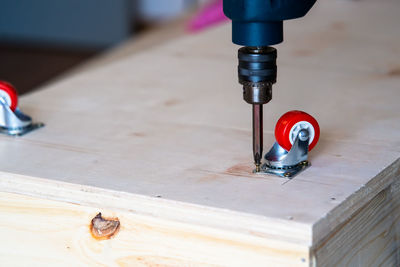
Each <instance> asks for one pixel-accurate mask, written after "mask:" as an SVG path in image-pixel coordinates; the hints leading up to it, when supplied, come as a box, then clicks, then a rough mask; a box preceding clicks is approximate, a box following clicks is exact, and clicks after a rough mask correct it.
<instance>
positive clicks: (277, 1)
mask: <svg viewBox="0 0 400 267" xmlns="http://www.w3.org/2000/svg"><path fill="white" fill-rule="evenodd" d="M315 2H316V0H224V13H225V15H226V16H227V17H229V18H230V19H231V20H232V41H233V42H234V43H235V44H238V45H243V46H268V45H274V44H278V43H281V42H282V41H283V21H284V20H289V19H295V18H300V17H303V16H304V15H305V14H307V12H308V11H309V10H310V9H311V7H312V6H313V5H314V3H315Z"/></svg>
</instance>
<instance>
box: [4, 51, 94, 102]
mask: <svg viewBox="0 0 400 267" xmlns="http://www.w3.org/2000/svg"><path fill="white" fill-rule="evenodd" d="M97 53H98V52H97V51H74V50H67V49H55V48H44V47H29V46H13V45H9V44H7V45H2V44H0V80H5V81H8V82H10V83H12V84H13V85H14V86H15V87H16V88H17V91H18V93H19V94H20V95H21V94H24V93H27V92H29V91H31V90H33V89H35V88H37V87H38V86H40V85H42V84H43V83H45V82H46V81H49V80H50V79H52V78H54V77H56V76H57V75H60V74H61V73H63V72H65V71H67V70H69V69H71V68H73V67H75V66H77V65H78V64H80V63H83V62H84V61H86V60H88V59H89V58H91V57H93V56H94V55H96V54H97Z"/></svg>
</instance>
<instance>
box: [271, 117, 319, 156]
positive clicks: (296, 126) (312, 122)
mask: <svg viewBox="0 0 400 267" xmlns="http://www.w3.org/2000/svg"><path fill="white" fill-rule="evenodd" d="M302 129H307V130H308V131H309V134H310V141H309V147H308V150H309V151H311V150H312V149H313V148H314V147H315V145H316V144H317V142H318V139H319V134H320V130H319V125H318V122H317V120H316V119H314V118H313V117H312V116H311V115H309V114H307V113H305V112H303V111H298V110H293V111H289V112H287V113H285V114H283V115H282V117H281V118H280V119H279V120H278V122H277V123H276V126H275V139H276V142H277V143H278V144H279V145H280V146H281V147H283V148H284V149H285V150H286V151H290V149H291V148H292V145H293V143H294V141H295V139H296V137H297V135H298V133H299V131H300V130H302Z"/></svg>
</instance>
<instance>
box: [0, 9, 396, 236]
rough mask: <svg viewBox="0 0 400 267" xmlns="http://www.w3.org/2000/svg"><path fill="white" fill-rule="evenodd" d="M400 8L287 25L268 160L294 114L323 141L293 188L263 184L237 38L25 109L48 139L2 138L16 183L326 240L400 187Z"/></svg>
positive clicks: (57, 93)
mask: <svg viewBox="0 0 400 267" xmlns="http://www.w3.org/2000/svg"><path fill="white" fill-rule="evenodd" d="M399 8H400V7H399V3H398V2H396V1H383V2H379V3H378V2H376V1H374V2H373V1H363V2H350V1H320V2H319V3H318V4H317V6H316V7H315V8H314V9H313V10H312V12H311V13H310V15H309V16H308V17H306V18H304V19H303V20H300V21H296V22H288V23H286V29H287V31H286V36H287V41H286V42H285V43H284V44H283V45H280V46H278V53H279V62H278V66H279V77H278V83H277V85H276V86H275V87H274V98H273V101H272V102H271V103H270V104H268V105H267V106H266V108H265V138H264V139H265V144H266V147H265V149H267V146H268V145H272V143H273V141H274V139H273V129H274V124H275V122H276V121H277V120H278V118H279V116H280V115H281V114H283V113H285V112H286V111H288V110H291V109H301V110H304V111H306V112H309V113H310V114H313V115H314V116H315V117H316V118H317V120H318V121H319V123H320V125H321V129H322V134H321V140H320V143H319V145H318V146H317V147H316V148H315V150H313V151H312V152H311V161H312V164H313V166H312V168H310V169H308V170H307V171H306V172H304V173H302V174H301V175H300V176H298V177H296V178H295V179H294V180H291V181H287V180H283V179H281V178H277V177H273V176H260V175H253V174H251V170H252V162H251V161H252V158H251V131H250V126H251V125H250V123H251V117H250V116H251V113H250V106H249V105H247V104H245V103H244V102H243V100H242V99H241V88H240V86H239V85H238V83H237V77H236V65H237V62H236V56H235V55H236V49H237V47H235V46H234V45H232V44H231V42H230V27H229V26H221V27H218V28H215V29H212V30H209V31H207V32H204V33H202V34H199V35H191V36H187V37H184V38H181V39H179V40H175V41H172V42H169V43H167V44H165V45H162V46H159V47H157V48H155V49H152V50H151V51H144V52H143V53H140V54H136V55H133V56H130V57H126V58H125V59H124V60H120V61H118V62H116V63H113V64H110V65H107V66H105V67H102V68H98V69H95V70H92V71H86V72H83V73H80V74H76V75H74V76H73V77H70V78H67V79H64V80H62V81H59V82H57V83H55V84H51V85H49V86H47V87H46V88H43V90H41V91H39V92H37V93H34V94H31V95H28V96H26V97H23V98H22V99H21V107H22V108H23V110H24V111H25V112H26V113H28V114H30V115H32V116H33V117H34V118H35V119H37V120H39V121H42V122H44V123H46V127H45V128H43V129H41V130H39V131H36V132H33V133H31V134H29V135H27V136H24V137H23V138H10V137H6V136H1V137H0V162H2V164H1V167H0V171H1V172H2V176H3V177H7V178H3V179H12V177H13V175H14V176H17V175H24V176H27V177H33V178H45V179H50V180H53V181H60V182H68V183H72V184H76V185H79V186H94V187H99V188H103V189H107V190H113V192H114V194H118V192H120V193H121V192H125V193H131V194H134V195H143V196H146V197H153V198H155V199H160V198H161V199H165V200H171V201H177V203H182V212H186V211H185V209H186V208H187V209H188V210H190V207H191V206H190V205H192V204H194V205H200V206H203V207H207V208H210V209H214V208H218V209H221V210H230V211H233V212H239V213H241V214H243V216H244V214H250V215H252V216H253V215H254V216H260V217H263V218H268V219H269V220H272V221H274V220H275V221H276V224H279V223H280V222H281V221H286V222H287V223H288V224H289V225H290V224H291V223H293V225H305V226H307V227H308V228H309V229H311V228H312V227H313V226H316V225H318V224H317V223H318V222H321V224H319V225H318V229H319V230H318V231H317V233H319V232H320V233H321V236H324V235H325V234H326V231H328V230H329V229H334V228H335V227H336V226H337V225H338V224H339V223H340V222H341V216H343V215H345V214H351V212H352V211H354V210H357V209H358V208H360V207H362V205H364V204H365V203H364V202H363V201H368V199H369V200H370V199H371V198H372V197H374V196H375V195H376V194H377V193H379V192H380V191H381V190H383V189H385V188H386V187H387V185H389V184H390V183H392V182H393V180H394V179H398V169H399V165H400V163H399V161H397V162H396V160H397V159H398V158H399V154H400V139H399V132H400V116H399V114H400V105H399V104H398V101H399V97H400V90H399V89H400V88H399V84H400V75H399V70H400V65H398V58H399V57H400V50H399V47H400V38H399V36H398V34H396V33H398V29H397V24H398V23H397V21H398V18H397V17H398V15H397V14H398V10H399ZM344 10H345V11H344ZM371 14H374V15H373V16H370V15H371ZM365 29H369V30H368V33H366V32H365ZM389 166H391V167H389ZM383 171H385V172H383ZM382 173H384V174H387V175H382ZM378 174H380V176H377V175H378ZM374 177H375V180H374V179H373V178H374ZM7 181H8V180H7ZM8 185H9V186H10V184H9V183H8ZM365 185H368V186H367V188H366V187H365ZM77 188H78V187H77ZM17 189H18V188H14V189H13V190H12V189H10V187H8V189H7V190H8V191H17ZM24 191H26V188H25V189H24ZM357 192H359V193H357ZM36 193H38V192H36ZM38 194H42V195H50V193H49V192H44V191H43V192H39V193H38ZM121 194H122V193H121ZM357 194H359V195H357ZM351 196H353V198H350V197H351ZM361 196H362V197H361ZM349 198H350V199H353V200H357V201H353V202H346V200H348V199H349ZM174 203H175V202H174ZM183 203H187V204H190V205H188V206H185V205H184V204H183ZM99 204H101V203H99ZM332 211H334V213H332ZM266 226H267V224H266ZM305 233H306V234H307V235H308V234H309V233H310V232H309V230H305ZM317 235H318V236H319V234H317ZM309 239H310V240H311V236H310V235H309Z"/></svg>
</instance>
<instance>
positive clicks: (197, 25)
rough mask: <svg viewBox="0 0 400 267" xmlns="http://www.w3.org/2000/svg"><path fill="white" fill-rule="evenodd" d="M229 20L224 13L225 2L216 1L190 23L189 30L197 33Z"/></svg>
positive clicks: (221, 0)
mask: <svg viewBox="0 0 400 267" xmlns="http://www.w3.org/2000/svg"><path fill="white" fill-rule="evenodd" d="M227 20H228V18H227V17H226V16H225V14H224V11H223V0H216V1H215V2H214V3H211V4H210V5H208V6H206V7H205V8H204V9H203V10H202V11H200V13H199V14H197V15H196V16H195V17H194V18H193V19H191V20H190V21H189V24H188V27H187V30H188V31H189V32H197V31H200V30H203V29H206V28H208V27H210V26H213V25H215V24H218V23H221V22H223V21H227Z"/></svg>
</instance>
